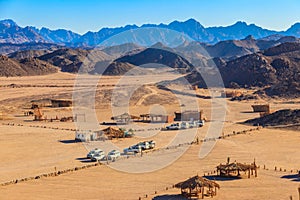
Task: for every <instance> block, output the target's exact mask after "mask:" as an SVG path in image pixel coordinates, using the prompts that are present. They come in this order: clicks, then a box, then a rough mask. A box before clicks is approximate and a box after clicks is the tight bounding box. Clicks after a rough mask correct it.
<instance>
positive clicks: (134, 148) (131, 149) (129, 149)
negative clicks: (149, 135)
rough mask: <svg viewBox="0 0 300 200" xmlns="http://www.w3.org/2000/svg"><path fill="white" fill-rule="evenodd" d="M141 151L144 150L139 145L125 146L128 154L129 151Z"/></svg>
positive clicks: (125, 152)
mask: <svg viewBox="0 0 300 200" xmlns="http://www.w3.org/2000/svg"><path fill="white" fill-rule="evenodd" d="M141 151H142V148H141V146H139V145H134V146H131V147H128V148H125V149H124V150H123V152H124V154H128V153H140V152H141Z"/></svg>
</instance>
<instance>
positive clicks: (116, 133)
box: [102, 127, 125, 139]
mask: <svg viewBox="0 0 300 200" xmlns="http://www.w3.org/2000/svg"><path fill="white" fill-rule="evenodd" d="M102 131H103V132H104V134H105V135H107V137H108V138H109V139H112V138H124V137H125V132H124V131H122V130H120V129H114V128H112V127H108V128H106V129H103V130H102Z"/></svg>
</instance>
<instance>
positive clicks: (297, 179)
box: [281, 174, 300, 182]
mask: <svg viewBox="0 0 300 200" xmlns="http://www.w3.org/2000/svg"><path fill="white" fill-rule="evenodd" d="M281 178H284V179H290V180H291V181H295V182H300V177H299V174H289V175H284V176H282V177H281Z"/></svg>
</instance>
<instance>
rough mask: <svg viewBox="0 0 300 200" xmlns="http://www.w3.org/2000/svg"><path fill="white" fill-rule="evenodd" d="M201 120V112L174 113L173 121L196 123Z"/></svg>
mask: <svg viewBox="0 0 300 200" xmlns="http://www.w3.org/2000/svg"><path fill="white" fill-rule="evenodd" d="M201 119H203V111H202V110H201V111H200V112H199V111H184V112H175V119H174V121H197V120H201Z"/></svg>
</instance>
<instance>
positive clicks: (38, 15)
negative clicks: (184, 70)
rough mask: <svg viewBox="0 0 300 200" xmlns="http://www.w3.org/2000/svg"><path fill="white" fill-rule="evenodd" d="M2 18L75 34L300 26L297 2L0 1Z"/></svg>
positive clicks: (180, 0) (252, 0)
mask: <svg viewBox="0 0 300 200" xmlns="http://www.w3.org/2000/svg"><path fill="white" fill-rule="evenodd" d="M7 18H10V19H13V20H14V21H16V22H17V24H19V25H20V26H27V25H30V26H36V27H38V28H40V27H43V26H44V27H48V28H50V29H58V28H64V29H69V30H72V31H75V32H77V33H80V34H83V33H85V32H87V31H89V30H90V31H98V30H99V29H101V28H103V27H116V26H124V25H126V24H137V25H141V24H144V23H170V22H172V21H174V20H179V21H184V20H187V19H189V18H194V19H196V20H197V21H199V22H200V23H201V24H202V25H203V26H205V27H208V26H227V25H231V24H234V23H235V22H236V21H245V22H247V23H255V24H256V25H258V26H262V27H264V28H268V29H272V30H286V29H287V28H289V27H290V26H291V25H292V24H294V23H295V22H300V0H273V1H272V0H98V1H96V0H85V1H84V0H73V1H72V0H52V1H50V0H49V1H46V0H0V19H7Z"/></svg>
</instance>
